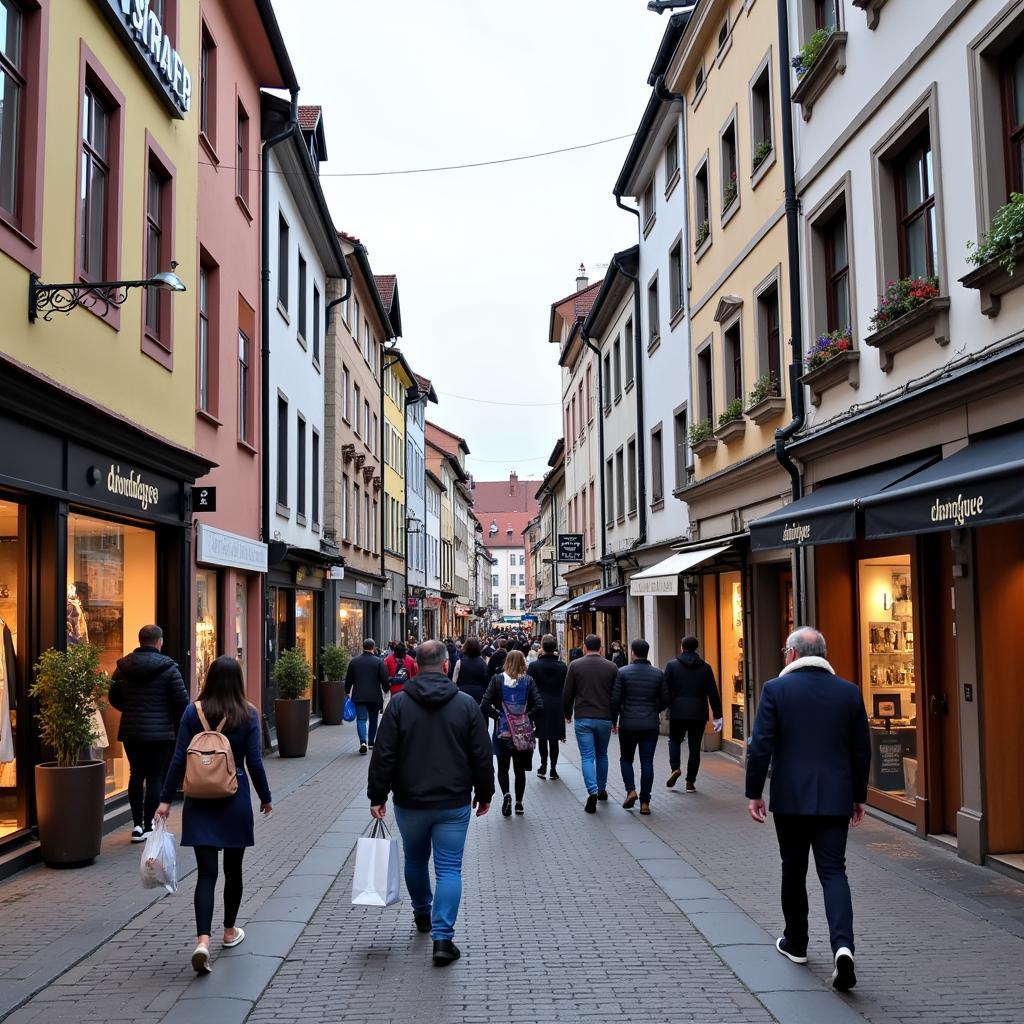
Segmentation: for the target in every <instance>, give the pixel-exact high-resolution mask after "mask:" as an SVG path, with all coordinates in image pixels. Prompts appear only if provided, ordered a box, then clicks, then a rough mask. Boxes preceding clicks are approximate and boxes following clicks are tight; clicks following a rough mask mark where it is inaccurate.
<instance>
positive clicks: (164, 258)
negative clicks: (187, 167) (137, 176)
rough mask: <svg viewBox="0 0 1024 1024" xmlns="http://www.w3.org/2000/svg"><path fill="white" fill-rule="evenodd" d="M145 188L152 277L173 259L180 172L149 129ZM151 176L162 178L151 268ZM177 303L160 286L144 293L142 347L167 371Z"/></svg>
mask: <svg viewBox="0 0 1024 1024" xmlns="http://www.w3.org/2000/svg"><path fill="white" fill-rule="evenodd" d="M145 152H146V163H145V167H146V187H145V189H144V192H145V195H144V197H143V208H142V224H143V247H142V254H143V274H144V275H145V277H147V278H148V277H151V276H152V275H153V274H156V273H159V272H160V271H164V270H170V269H171V261H172V260H173V259H174V245H175V238H174V236H175V226H176V225H175V218H176V209H177V204H176V198H177V197H176V191H177V189H176V180H177V171H176V170H175V167H174V164H173V163H171V160H170V158H169V157H168V156H167V154H166V153H165V152H164V151H163V149H162V148H161V147H160V145H159V144H158V143H157V141H156V139H154V138H153V136H152V135H150V134H149V132H148V131H147V132H146V151H145ZM152 177H158V178H160V179H161V181H160V185H161V189H160V220H161V224H160V226H159V230H160V236H159V241H158V257H157V260H158V264H159V265H158V266H157V267H156V268H153V269H152V270H151V269H150V267H149V242H150V229H151V224H150V214H149V208H150V207H149V188H150V183H151V179H152ZM154 296H155V297H156V300H157V303H158V307H157V313H158V317H159V321H158V323H159V327H158V330H157V331H156V332H154V331H153V330H152V328H151V326H150V323H149V303H150V301H151V299H152V298H153V297H154ZM174 305H175V304H174V302H173V301H172V294H171V293H170V292H164V291H162V290H161V289H156V288H152V289H151V288H146V289H144V290H143V292H142V303H141V306H142V322H141V338H142V341H141V348H142V351H143V352H144V353H145V354H146V355H148V356H150V358H152V359H154V360H155V361H156V362H158V363H159V364H160V365H161V366H163V367H164V369H166V370H173V369H174Z"/></svg>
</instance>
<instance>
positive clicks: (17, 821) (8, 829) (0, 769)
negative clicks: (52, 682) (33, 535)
mask: <svg viewBox="0 0 1024 1024" xmlns="http://www.w3.org/2000/svg"><path fill="white" fill-rule="evenodd" d="M23 522H24V512H23V510H22V509H21V508H20V506H18V505H15V504H14V503H13V502H9V501H0V838H2V837H3V836H6V835H10V834H11V833H12V832H17V831H18V829H20V828H24V827H25V822H24V821H22V820H21V812H20V805H19V801H18V762H17V757H16V753H15V740H16V738H17V734H18V677H17V675H18V667H17V663H16V660H15V652H16V650H17V643H18V583H19V578H18V577H19V569H20V567H21V562H22V553H23V551H24V529H23V526H22V524H23Z"/></svg>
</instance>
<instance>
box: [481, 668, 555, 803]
mask: <svg viewBox="0 0 1024 1024" xmlns="http://www.w3.org/2000/svg"><path fill="white" fill-rule="evenodd" d="M543 707H544V702H543V700H542V699H541V696H540V692H539V691H538V689H537V684H536V683H535V682H534V680H533V678H532V677H531V676H528V675H527V674H526V659H525V658H524V657H523V654H522V652H521V651H510V652H509V653H508V656H507V657H506V658H505V665H504V669H503V671H501V672H499V673H498V674H497V675H495V676H494V677H493V678H492V679H491V681H490V683H488V685H487V692H486V693H485V694H484V698H483V700H482V701H481V702H480V710H481V711H483V713H484V714H485V715H486V716H487V717H489V718H493V719H494V720H495V725H494V737H493V740H492V744H493V747H494V756H495V757H496V758H497V759H498V785H499V786H500V787H501V793H502V804H501V813H502V815H503V816H504V817H506V818H510V817H512V794H511V793H510V792H509V777H508V770H509V768H510V767H511V768H512V769H513V771H514V772H515V780H516V782H515V793H516V804H515V812H516V814H525V813H526V812H525V810H524V808H523V797H524V796H525V795H526V773H527V772H529V771H532V770H533V748H532V746H531V748H530V749H529V750H516V748H515V746H514V745H513V743H512V739H511V732H512V726H511V725H510V723H509V716H510V715H511V716H512V719H513V720H517V719H520V718H522V717H523V716H525V717H527V718H529V719H530V720H531V721H532V722H533V723H534V727H536V722H537V716H538V715H539V714H540V712H541V709H542V708H543Z"/></svg>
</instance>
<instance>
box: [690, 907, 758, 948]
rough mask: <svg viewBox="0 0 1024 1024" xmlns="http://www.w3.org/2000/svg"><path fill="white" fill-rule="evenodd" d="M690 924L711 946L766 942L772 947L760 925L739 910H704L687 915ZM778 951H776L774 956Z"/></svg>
mask: <svg viewBox="0 0 1024 1024" xmlns="http://www.w3.org/2000/svg"><path fill="white" fill-rule="evenodd" d="M688 916H689V918H690V924H692V925H693V926H694V927H695V928H696V929H697V931H699V932H700V933H701V935H703V936H704V938H705V939H707V940H708V942H710V943H711V945H712V946H736V945H749V944H756V943H766V944H768V946H769V947H774V944H775V939H773V938H772V937H771V936H770V935H769V934H768V933H767V932H766V931H765V930H764V929H763V928H762V927H761V926H760V925H758V924H755V923H754V922H753V921H752V920H751V919H750V918H749V917H748V916H747V915H746V914H744V913H741V912H729V913H721V912H718V913H715V912H710V913H707V912H704V913H694V914H690V915H688ZM777 955H778V953H776V956H777Z"/></svg>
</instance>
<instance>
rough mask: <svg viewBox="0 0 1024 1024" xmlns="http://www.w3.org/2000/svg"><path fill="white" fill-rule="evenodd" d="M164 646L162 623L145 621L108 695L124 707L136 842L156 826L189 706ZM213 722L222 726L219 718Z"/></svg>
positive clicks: (122, 728)
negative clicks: (166, 775) (162, 792)
mask: <svg viewBox="0 0 1024 1024" xmlns="http://www.w3.org/2000/svg"><path fill="white" fill-rule="evenodd" d="M163 645H164V631H163V630H162V629H161V628H160V627H159V626H143V627H142V629H140V630H139V646H138V648H136V649H135V650H134V651H132V653H131V654H129V655H126V656H125V657H123V658H122V659H121V660H120V661H119V662H118V663H117V668H116V669H114V675H113V677H112V680H111V683H110V693H109V694H108V696H107V700H108V701H109V703H110V706H111V707H112V708H116V709H117V710H118V711H120V712H121V726H120V728H119V729H118V733H117V738H118V739H119V740H120V741H121V743H122V744H124V752H125V755H126V756H127V758H128V766H129V768H130V775H129V779H128V801H129V803H130V804H131V808H132V823H133V824H132V842H133V843H141V842H144V841H145V839H146V836H147V835H148V834H149V832H150V831H151V830H152V827H153V815H154V814H156V808H157V805H158V804H159V803H160V787H161V786H162V785H163V781H164V772H165V770H166V768H167V762H168V761H169V760H170V756H171V753H172V752H173V750H174V738H175V736H176V734H177V731H178V724H179V723H180V722H181V716H182V715H183V714H184V713H185V709H186V708H187V707H188V690H187V689H186V688H185V681H184V680H183V679H182V678H181V672H180V671H179V669H178V666H177V665H176V664H175V663H174V659H173V658H169V657H167V655H166V654H162V653H161V648H162V647H163ZM211 725H212V726H213V727H214V728H216V723H215V722H213V723H211Z"/></svg>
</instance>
